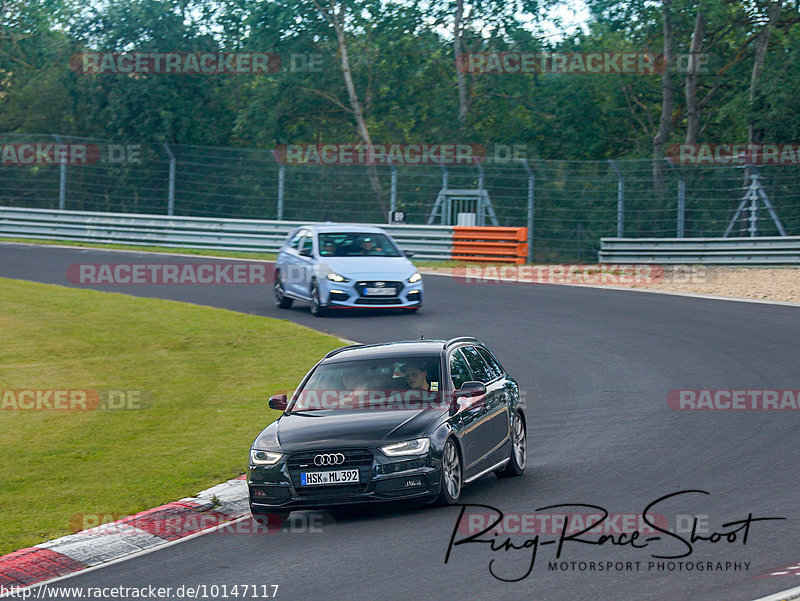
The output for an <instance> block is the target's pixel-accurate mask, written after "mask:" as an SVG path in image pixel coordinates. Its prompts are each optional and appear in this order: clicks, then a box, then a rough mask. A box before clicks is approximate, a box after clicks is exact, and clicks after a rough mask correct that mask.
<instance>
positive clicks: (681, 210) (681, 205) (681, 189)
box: [678, 171, 686, 238]
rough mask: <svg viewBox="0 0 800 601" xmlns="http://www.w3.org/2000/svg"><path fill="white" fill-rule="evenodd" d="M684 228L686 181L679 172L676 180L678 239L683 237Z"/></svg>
mask: <svg viewBox="0 0 800 601" xmlns="http://www.w3.org/2000/svg"><path fill="white" fill-rule="evenodd" d="M685 226H686V180H685V179H684V177H683V171H681V172H680V179H679V180H678V238H683V237H684V236H685Z"/></svg>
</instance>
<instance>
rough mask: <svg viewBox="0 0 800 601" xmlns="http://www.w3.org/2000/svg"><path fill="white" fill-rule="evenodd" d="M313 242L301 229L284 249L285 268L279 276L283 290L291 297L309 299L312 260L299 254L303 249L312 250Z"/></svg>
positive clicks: (311, 236) (309, 234) (307, 232)
mask: <svg viewBox="0 0 800 601" xmlns="http://www.w3.org/2000/svg"><path fill="white" fill-rule="evenodd" d="M313 241H314V238H313V234H312V233H311V232H310V231H308V230H305V229H301V230H299V231H298V232H297V234H295V236H294V238H292V240H291V241H290V242H289V245H288V246H287V247H286V259H285V267H284V269H283V273H282V274H281V276H282V280H283V287H284V290H286V291H287V292H289V293H291V295H292V296H298V297H300V298H309V289H310V287H311V271H312V267H313V262H314V258H313V256H312V257H305V256H303V255H302V254H300V253H301V251H302V250H303V249H304V248H306V249H313V243H314V242H313Z"/></svg>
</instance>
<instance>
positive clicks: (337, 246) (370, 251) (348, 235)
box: [319, 232, 401, 257]
mask: <svg viewBox="0 0 800 601" xmlns="http://www.w3.org/2000/svg"><path fill="white" fill-rule="evenodd" d="M319 254H320V255H321V256H323V257H399V256H401V255H400V252H399V251H398V250H397V248H396V247H395V245H394V244H392V242H391V241H390V240H389V238H388V236H386V235H385V234H373V233H364V232H341V233H325V234H320V235H319Z"/></svg>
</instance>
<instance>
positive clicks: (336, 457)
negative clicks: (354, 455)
mask: <svg viewBox="0 0 800 601" xmlns="http://www.w3.org/2000/svg"><path fill="white" fill-rule="evenodd" d="M342 463H344V455H342V454H341V453H322V454H321V455H316V456H314V465H316V466H323V465H341V464H342Z"/></svg>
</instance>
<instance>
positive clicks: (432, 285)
mask: <svg viewBox="0 0 800 601" xmlns="http://www.w3.org/2000/svg"><path fill="white" fill-rule="evenodd" d="M138 261H145V262H148V263H153V262H185V261H202V262H209V260H208V259H188V258H175V257H169V256H164V255H156V254H144V253H136V254H124V255H122V254H120V253H115V252H107V251H101V250H78V249H65V248H48V247H35V246H27V245H16V244H3V245H0V277H9V278H18V279H24V280H34V281H39V282H48V283H54V284H61V285H72V284H70V283H69V282H68V281H67V280H66V276H65V272H66V268H67V266H68V265H70V264H72V263H83V262H91V263H102V262H108V263H120V262H138ZM95 288H97V289H100V290H106V291H109V290H110V291H117V292H124V293H127V294H132V295H137V296H149V297H158V298H167V299H174V300H181V301H187V302H191V303H197V304H203V305H210V306H214V307H224V308H227V309H232V310H235V311H241V312H244V313H252V314H258V315H265V316H269V317H276V318H282V319H289V320H291V321H294V322H297V323H300V324H303V325H307V326H310V327H313V328H316V329H319V330H322V331H325V332H330V333H333V334H337V335H340V336H342V337H345V338H349V339H352V340H357V341H359V342H367V343H369V342H382V341H387V340H402V339H415V338H418V337H419V335H420V334H424V335H425V337H426V338H450V337H453V336H458V335H472V336H477V337H479V338H481V339H482V340H484V341H485V342H486V343H487V344H488V345H489V346H490V347H491V348H492V349H494V350H495V352H496V353H497V355H498V357H499V358H500V360H501V361H502V362H503V364H504V366H505V367H506V369H507V370H508V371H509V372H510V373H511V374H512V375H513V376H514V377H516V378H517V379H518V381H519V382H520V386H521V388H522V389H523V390H524V391H525V392H526V394H527V416H528V424H529V432H528V435H529V441H528V451H529V464H528V469H527V470H526V473H525V475H524V476H523V477H522V478H519V479H506V480H498V479H496V478H495V477H494V476H492V475H489V476H486V477H484V478H482V479H480V480H479V481H477V482H474V483H472V484H471V485H470V486H468V487H467V488H466V489H465V490H464V493H463V496H462V502H463V503H469V504H473V503H477V504H485V505H490V506H493V507H497V508H499V509H501V510H502V511H503V512H505V513H506V514H512V513H525V514H530V513H534V512H536V511H537V509H539V508H541V507H544V506H549V505H556V504H567V503H573V504H592V505H597V506H601V507H603V508H605V509H607V510H608V511H609V512H611V513H641V512H642V510H643V509H644V508H645V506H646V505H648V504H649V503H650V502H652V501H655V500H656V499H659V498H661V497H663V496H665V495H669V494H670V493H674V492H678V491H684V490H690V489H698V490H704V491H707V492H709V493H710V494H709V495H703V494H700V493H691V494H684V495H680V496H676V497H673V498H672V499H668V500H666V501H664V502H662V503H661V504H659V505H658V506H657V509H654V510H653V511H654V512H657V513H660V514H663V515H664V516H666V518H667V519H668V523H669V524H670V526H671V527H672V526H675V525H676V521H677V520H678V517H677V516H678V515H692V516H694V515H699V516H707V520H708V525H709V530H708V531H705V533H706V535H708V534H710V533H711V532H714V531H720V532H727V531H730V530H732V529H733V527H728V528H723V527H721V525H722V524H724V523H727V522H733V521H737V520H742V519H745V518H747V516H748V514H752V515H753V517H784V518H787V519H786V520H784V521H780V522H777V521H773V522H756V523H753V524H751V528H750V532H749V537H748V540H747V544H742V539H741V532H740V533H739V536H738V538H737V540H736V541H735V542H733V543H729V542H726V540H725V539H723V540H722V542H718V543H716V544H712V543H710V542H705V541H699V542H696V544H695V545H694V546H693V553H692V554H691V556H689V557H684V558H682V559H676V560H674V561H675V562H678V561H683V562H687V561H692V562H700V561H702V562H703V563H704V564H706V562H709V561H710V562H726V561H728V562H739V563H743V562H749V569H748V570H747V571H744V570H743V569H742V570H741V571H734V570H732V569H731V570H728V571H707V570H706V571H697V570H693V571H691V572H689V571H685V569H683V570H679V569H678V566H677V565H676V566H674V567H675V569H674V570H669V569H668V565H665V566H664V567H665V568H667V569H664V570H659V569H658V562H666V561H667V560H664V559H654V558H653V557H651V555H679V554H682V553H684V552H685V551H686V546H685V545H684V544H683V543H680V542H679V541H677V540H675V539H673V538H671V537H670V536H667V535H664V536H662V540H660V541H654V542H651V543H650V544H649V546H648V547H647V548H641V549H634V548H631V546H630V545H618V546H614V545H612V544H610V543H607V544H604V545H602V546H600V545H590V544H584V543H578V542H575V541H567V542H565V543H564V547H563V549H562V555H561V557H560V559H559V562H563V561H566V562H573V561H575V562H579V561H585V562H589V561H594V562H608V561H612V562H618V561H621V562H633V563H632V564H631V570H630V571H615V570H612V571H590V570H589V569H588V564H587V565H586V566H584V569H583V570H581V569H580V565H579V564H576V567H575V569H571V568H570V569H567V570H566V571H562V570H557V571H552V570H550V569H549V566H548V564H550V562H552V561H555V555H556V549H555V547H556V545H555V544H552V545H550V546H541V547H539V549H538V553H537V557H536V562H535V565H534V566H533V568H532V570H531V572H530V574H529V575H528V576H527V577H526V578H524V579H522V580H520V581H518V582H502V581H500V580H497V579H496V578H494V577H493V576H492V575H491V574H490V570H489V568H490V562H491V561H492V560H494V564H493V565H492V567H493V569H494V571H495V573H497V574H498V575H499V576H501V577H504V578H507V579H514V578H519V577H520V576H522V575H524V574H525V572H526V571H527V569H528V567H529V564H530V558H531V549H530V548H528V549H523V550H508V551H502V550H501V551H496V552H493V551H492V550H491V549H490V548H489V545H488V544H479V543H473V544H464V545H460V546H457V547H455V548H454V549H453V550H452V553H451V557H450V560H449V562H448V563H447V564H445V562H444V559H445V554H446V552H447V549H448V544H449V541H450V537H451V534H452V532H453V529H454V525H455V522H456V519H457V517H458V515H459V509H458V508H452V507H451V508H440V509H418V508H410V507H404V506H397V505H390V506H381V507H375V508H367V509H354V510H349V511H337V512H333V513H314V512H302V513H301V514H300V515H299V516H297V514H295V516H296V522H297V523H298V525H301V524H302V523H303V521H306V520H309V519H315V520H321V521H322V527H321V532H320V531H316V532H282V533H278V534H270V535H254V534H240V535H215V534H208V535H203V536H199V537H197V538H193V539H190V540H187V541H184V542H181V543H179V544H176V545H172V546H169V547H166V548H164V549H161V550H157V551H155V552H152V553H149V554H145V555H142V556H139V557H136V558H133V559H130V560H126V561H123V562H120V563H117V564H113V565H109V566H105V567H102V568H100V569H97V570H93V571H91V572H88V573H84V574H80V573H79V574H78V575H76V576H74V577H72V578H69V579H68V580H64V581H62V582H61V583H59V584H62V585H69V586H84V587H85V586H147V585H154V586H163V587H173V589H172V590H173V591H175V590H176V589H177V588H178V587H180V586H181V585H184V586H197V585H201V584H205V585H209V586H210V585H214V584H216V585H220V586H221V585H227V586H228V587H231V586H233V585H235V584H238V585H240V586H241V585H245V584H247V585H259V586H260V585H262V584H263V585H273V584H277V585H279V590H278V594H277V596H276V598H277V599H282V600H288V599H298V600H325V601H328V600H331V601H338V600H346V599H359V600H361V599H363V600H383V599H404V600H405V599H430V598H442V597H445V596H446V597H447V598H449V599H475V600H484V599H526V600H530V599H537V600H539V599H544V600H560V599H564V600H570V601H574V600H575V599H614V600H623V599H636V600H650V599H653V600H655V599H663V600H670V601H680V600H689V599H703V600H706V599H731V600H748V599H754V598H757V597H760V596H763V595H767V594H770V593H774V592H777V591H779V590H784V589H787V588H790V587H792V586H796V585H797V584H798V583H797V581H796V579H795V580H792V579H787V578H785V577H775V576H768V574H769V572H771V571H774V570H777V569H779V568H781V567H784V566H789V565H795V564H796V563H797V562H798V560H800V543H799V542H798V541H800V527H798V523H800V520H798V511H800V502H799V500H800V495H799V494H798V493H800V487H799V486H798V482H799V480H800V478H799V477H798V474H800V461H798V458H800V448H799V447H798V445H797V441H798V425H800V422H798V417H799V414H798V413H797V412H790V413H786V412H775V411H772V412H767V411H761V412H752V411H736V412H715V411H703V412H688V411H684V412H678V411H674V410H672V409H670V408H669V407H668V406H667V404H666V397H667V394H668V392H669V391H670V390H675V389H704V388H709V389H748V390H754V389H797V388H800V384H798V368H800V353H798V349H800V308H797V307H790V306H780V305H767V304H754V303H743V302H742V303H740V302H726V301H719V300H710V299H699V298H690V297H681V296H671V295H661V294H646V293H637V292H624V291H615V290H601V289H591V288H576V287H566V286H557V285H500V284H494V285H466V284H463V283H460V282H459V281H457V280H455V279H453V278H449V277H435V276H428V277H426V279H425V293H426V297H425V301H426V302H425V307H424V308H423V309H422V310H421V311H420V312H419V313H418V314H416V315H401V314H374V313H373V314H362V313H358V314H353V313H347V314H341V315H336V316H333V317H330V318H325V319H318V318H314V317H312V316H311V315H310V314H309V313H308V310H307V308H306V307H304V306H297V307H296V308H292V309H290V310H279V309H277V308H276V307H275V306H274V305H273V303H272V299H271V295H270V290H269V289H268V288H267V287H260V286H239V285H227V286H223V285H220V286H201V285H194V286H192V285H184V286H175V285H172V286H164V285H161V286H138V285H137V286H117V287H108V286H95ZM129 317H130V316H129ZM86 318H87V320H91V316H90V315H87V316H86ZM290 343H291V341H287V344H290ZM265 402H266V400H265ZM257 429H258V428H257V427H254V430H253V436H255V435H256V434H257ZM250 442H251V441H250V440H243V441H242V448H243V449H246V448H247V446H248V445H249V443H250ZM570 510H571V511H574V512H576V513H581V512H583V513H585V512H588V510H586V509H580V508H573V509H563V508H562V509H558V510H551V511H552V512H555V513H563V512H566V511H570ZM540 513H542V512H540ZM315 516H316V517H315ZM682 519H683V520H684V524H683V525H686V524H687V523H688V522H686V518H682ZM298 520H299V521H298ZM463 536H464V535H463V534H458V535H457V540H458V538H459V537H463ZM682 536H684V537H687V538H688V536H689V534H688V533H685V532H682ZM533 537H534V534H532V533H530V534H523V535H513V536H512V540H513V541H514V542H515V544H517V545H522V544H523V543H524V541H525V540H526V539H532V538H533ZM547 538H550V539H554V538H557V536H555V535H549V536H548V535H542V537H541V540H540V542H543V541H544V540H545V539H547ZM586 538H587V540H592V539H591V537H590V536H588V535H587V537H586ZM593 540H595V541H596V540H597V538H596V537H594V539H593ZM641 541H642V539H640V540H639V543H641ZM637 561H638V562H640V564H639V566H638V567H639V569H638V571H637V570H636V569H635V568H636V567H637V566H636V564H635V562H637ZM651 561H652V562H654V563H656V566H655V567H654V568H653V569H652V570H650V569H648V568H649V565H648V564H649V562H651ZM207 590H209V589H207ZM270 591H271V589H270ZM63 598H65V599H70V598H77V597H70V596H66V597H63ZM231 598H233V597H231Z"/></svg>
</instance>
